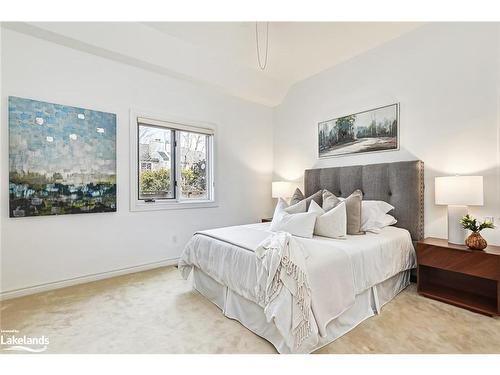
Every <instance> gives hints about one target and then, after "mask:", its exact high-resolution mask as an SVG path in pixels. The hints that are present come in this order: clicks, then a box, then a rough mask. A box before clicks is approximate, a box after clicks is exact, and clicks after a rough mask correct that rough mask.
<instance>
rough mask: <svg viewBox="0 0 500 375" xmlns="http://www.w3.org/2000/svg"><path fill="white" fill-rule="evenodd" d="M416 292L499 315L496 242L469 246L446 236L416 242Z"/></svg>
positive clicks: (499, 259)
mask: <svg viewBox="0 0 500 375" xmlns="http://www.w3.org/2000/svg"><path fill="white" fill-rule="evenodd" d="M417 262H418V267H417V289H418V293H419V294H421V295H423V296H426V297H429V298H433V299H436V300H438V301H442V302H446V303H450V304H452V305H455V306H459V307H463V308H466V309H468V310H471V311H474V312H478V313H481V314H485V315H490V316H493V315H500V246H488V247H487V248H486V249H484V250H470V249H468V248H467V247H466V246H465V245H463V246H462V245H453V244H449V243H448V241H447V240H443V239H439V238H426V239H425V240H423V241H418V243H417Z"/></svg>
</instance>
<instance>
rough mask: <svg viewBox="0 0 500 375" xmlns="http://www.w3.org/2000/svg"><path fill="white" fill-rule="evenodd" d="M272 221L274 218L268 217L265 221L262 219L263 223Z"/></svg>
mask: <svg viewBox="0 0 500 375" xmlns="http://www.w3.org/2000/svg"><path fill="white" fill-rule="evenodd" d="M271 221H273V218H272V217H267V218H265V219H262V222H263V223H270V222H271Z"/></svg>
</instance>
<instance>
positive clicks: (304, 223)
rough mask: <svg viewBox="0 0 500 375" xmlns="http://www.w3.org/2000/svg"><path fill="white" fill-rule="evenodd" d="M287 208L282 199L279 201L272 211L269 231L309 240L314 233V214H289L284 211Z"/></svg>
mask: <svg viewBox="0 0 500 375" xmlns="http://www.w3.org/2000/svg"><path fill="white" fill-rule="evenodd" d="M287 208H289V207H287V204H286V202H285V201H284V200H283V199H279V200H278V204H277V205H276V209H275V210H274V216H273V220H272V221H271V226H270V230H272V231H273V232H288V233H290V234H291V235H293V236H299V237H305V238H311V237H312V236H313V233H314V224H315V222H316V213H314V212H299V213H294V214H290V213H288V212H287V211H286V209H287Z"/></svg>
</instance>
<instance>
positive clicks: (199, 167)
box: [180, 131, 208, 199]
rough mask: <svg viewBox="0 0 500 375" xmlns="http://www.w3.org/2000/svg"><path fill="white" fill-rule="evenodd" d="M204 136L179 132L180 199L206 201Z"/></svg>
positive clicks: (205, 144)
mask: <svg viewBox="0 0 500 375" xmlns="http://www.w3.org/2000/svg"><path fill="white" fill-rule="evenodd" d="M207 138H208V136H207V135H205V134H199V133H191V132H184V131H181V132H180V146H181V149H180V158H181V160H180V166H181V190H180V191H181V197H182V198H183V199H207V198H208V196H207V141H208V139H207Z"/></svg>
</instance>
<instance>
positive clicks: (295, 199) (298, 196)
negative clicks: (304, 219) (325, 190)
mask: <svg viewBox="0 0 500 375" xmlns="http://www.w3.org/2000/svg"><path fill="white" fill-rule="evenodd" d="M304 198H305V197H304V194H302V192H301V191H300V189H299V188H297V189H295V191H294V193H293V195H292V198H291V199H290V206H292V205H294V204H297V203H299V202H300V201H302V200H304ZM312 200H314V201H315V202H316V203H317V204H318V205H319V206H320V207H321V205H322V204H323V197H322V190H318V191H317V192H316V193H314V194H313V195H311V196H309V197H307V198H305V201H306V210H307V209H309V205H310V204H311V201H312Z"/></svg>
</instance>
